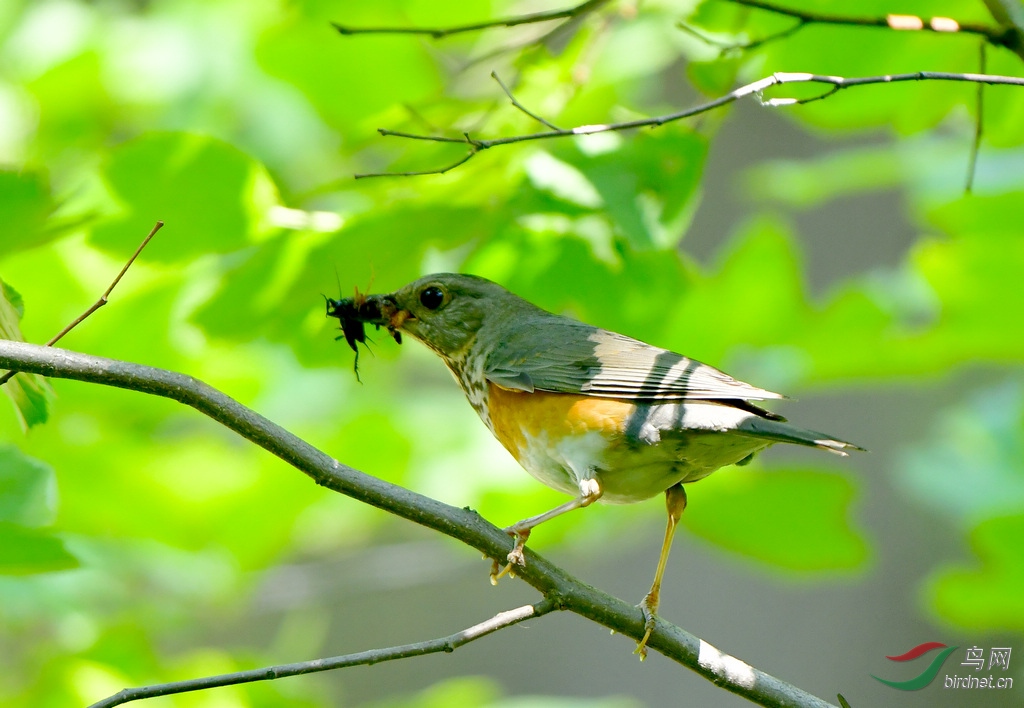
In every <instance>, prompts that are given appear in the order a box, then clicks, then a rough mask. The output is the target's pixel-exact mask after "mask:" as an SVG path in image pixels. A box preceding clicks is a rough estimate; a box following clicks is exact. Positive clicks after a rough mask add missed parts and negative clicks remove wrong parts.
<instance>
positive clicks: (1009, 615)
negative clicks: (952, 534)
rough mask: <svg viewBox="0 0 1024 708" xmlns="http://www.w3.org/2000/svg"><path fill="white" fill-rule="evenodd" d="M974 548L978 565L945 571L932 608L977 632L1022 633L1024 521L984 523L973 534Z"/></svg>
mask: <svg viewBox="0 0 1024 708" xmlns="http://www.w3.org/2000/svg"><path fill="white" fill-rule="evenodd" d="M971 546H972V547H973V549H974V552H975V554H976V556H977V561H976V562H975V563H973V564H971V566H967V567H946V568H943V569H941V570H939V571H937V572H936V573H935V574H934V575H933V576H932V578H931V579H930V581H929V585H928V590H927V594H928V597H929V601H930V604H931V606H932V608H933V609H934V610H935V611H936V612H937V613H938V614H939V616H940V617H942V618H943V619H945V620H947V621H949V622H952V623H954V624H958V625H961V626H963V627H969V628H971V629H974V630H986V631H1007V630H1012V631H1020V630H1021V629H1024V594H1021V592H1020V589H1021V587H1022V586H1024V515H1021V514H1018V515H1015V516H1001V517H996V518H993V519H988V520H986V521H983V522H981V523H980V524H978V525H977V527H975V528H974V529H973V530H972V532H971Z"/></svg>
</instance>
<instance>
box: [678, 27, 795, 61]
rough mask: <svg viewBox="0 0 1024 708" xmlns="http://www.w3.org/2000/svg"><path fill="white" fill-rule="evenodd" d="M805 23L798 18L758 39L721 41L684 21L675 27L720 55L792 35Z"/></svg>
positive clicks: (755, 46)
mask: <svg viewBox="0 0 1024 708" xmlns="http://www.w3.org/2000/svg"><path fill="white" fill-rule="evenodd" d="M806 24H807V23H806V22H804V21H803V20H800V21H798V22H797V23H796V24H795V25H793V26H792V27H787V28H786V29H784V30H780V31H778V32H776V33H774V34H769V35H766V36H764V37H761V38H760V39H753V40H751V41H749V42H723V41H721V40H719V39H715V38H714V37H711V36H710V35H707V34H704V33H703V32H701V31H700V30H698V29H697V28H696V27H692V26H691V25H688V24H686V23H685V22H677V23H676V27H678V28H679V29H681V30H683V31H684V32H686V33H687V34H690V35H692V36H694V37H696V38H697V39H699V40H700V41H702V42H704V43H705V44H710V45H711V46H712V47H717V48H718V50H719V53H720V55H722V56H724V55H726V54H729V53H731V52H740V51H747V50H751V49H757V48H758V47H761V46H763V45H765V44H768V43H770V42H775V41H778V40H780V39H785V38H786V37H789V36H791V35H794V34H796V33H797V32H799V31H800V30H802V29H803V28H804V26H805V25H806Z"/></svg>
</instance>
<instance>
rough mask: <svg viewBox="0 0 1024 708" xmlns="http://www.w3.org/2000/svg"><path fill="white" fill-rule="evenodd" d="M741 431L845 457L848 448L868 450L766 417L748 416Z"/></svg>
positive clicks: (740, 428)
mask: <svg viewBox="0 0 1024 708" xmlns="http://www.w3.org/2000/svg"><path fill="white" fill-rule="evenodd" d="M739 431H740V432H743V433H746V434H748V435H753V436H756V437H759V438H762V439H764V438H767V439H769V440H772V441H773V442H784V443H792V444H794V445H806V446H807V447H817V448H821V449H822V450H828V451H829V452H832V453H835V454H837V455H842V456H843V457H846V456H847V455H849V452H848V450H860V451H861V452H866V450H865V449H864V448H862V447H861V446H860V445H854V444H853V443H852V442H847V441H846V440H840V439H838V438H834V437H832V436H831V435H826V434H825V433H818V432H815V431H813V430H805V429H804V428H797V427H796V426H793V425H789V424H788V423H782V422H779V421H776V420H767V419H765V418H753V417H751V418H748V419H746V420H744V421H743V423H741V424H740V426H739Z"/></svg>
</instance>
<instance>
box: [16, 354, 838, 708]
mask: <svg viewBox="0 0 1024 708" xmlns="http://www.w3.org/2000/svg"><path fill="white" fill-rule="evenodd" d="M0 367H3V368H7V369H11V370H18V371H27V372H31V373H35V374H41V375H43V376H49V377H53V378H66V379H73V380H77V381H86V382H90V383H97V384H102V385H105V386H114V387H117V388H124V389H130V390H133V391H140V392H142V393H149V394H152V395H156V396H162V397H164V398H170V399H172V400H175V401H178V402H180V403H184V404H185V405H187V406H190V407H192V408H195V409H196V410H197V411H199V412H200V413H203V414H204V415H207V416H209V417H210V418H212V419H214V420H216V421H217V422H219V423H221V424H222V425H224V426H225V427H227V428H230V429H231V430H233V431H235V432H236V433H238V434H239V435H241V436H242V437H244V438H246V439H247V440H250V441H251V442H254V443H256V444H257V445H259V446H260V447H262V448H263V449H265V450H267V451H268V452H270V453H272V454H274V455H276V456H277V457H279V458H281V459H282V460H284V461H285V462H287V463H288V464H290V465H292V466H293V467H295V468H296V469H298V470H300V471H301V472H304V473H305V474H306V475H308V476H309V477H310V478H311V479H312V480H313V481H314V482H316V483H317V484H319V485H322V486H324V487H327V488H328V489H332V490H334V491H336V492H340V493H341V494H344V495H346V496H349V497H351V498H353V499H356V500H358V501H361V502H364V503H366V504H370V505H371V506H374V507H376V508H378V509H382V510H384V511H387V512H389V513H391V514H394V515H396V516H400V517H402V518H404V519H408V520H410V521H414V522H416V523H418V524H421V525H423V526H426V527H427V528H430V529H433V530H435V531H439V532H441V533H443V534H445V535H447V536H451V537H452V538H455V539H458V540H459V541H462V542H463V543H465V544H467V545H469V546H471V547H473V548H475V549H477V550H478V551H480V552H482V553H484V554H485V555H486V556H487V557H489V558H492V559H498V560H501V561H502V562H503V561H504V559H505V556H506V555H507V554H508V552H509V551H510V550H511V547H512V539H511V538H509V536H508V534H506V533H505V532H504V531H502V530H501V529H499V528H497V527H495V526H494V525H492V524H490V523H488V522H487V521H485V520H484V519H483V518H481V517H480V515H479V514H477V513H476V512H475V511H472V510H470V509H459V508H456V507H452V506H448V505H447V504H442V503H441V502H439V501H436V500H434V499H430V498H429V497H425V496H422V495H420V494H416V493H414V492H411V491H409V490H407V489H403V488H402V487H399V486H397V485H395V484H391V483H389V482H385V481H384V480H381V479H377V478H375V477H371V476H370V475H368V474H365V473H364V472H360V471H359V470H356V469H353V468H351V467H349V466H347V465H344V464H342V463H340V462H338V461H337V460H335V459H334V458H332V457H330V456H328V455H326V454H325V453H323V452H321V451H320V450H318V449H316V448H315V447H313V446H312V445H310V444H309V443H307V442H305V441H303V440H301V439H300V438H298V437H296V436H295V435H293V434H291V433H289V432H288V431H286V430H284V429H283V428H281V427H280V426H278V425H276V424H275V423H272V422H271V421H269V420H267V419H266V418H264V417H263V416H261V415H259V414H257V413H256V412H254V411H252V410H250V409H248V408H246V407H245V406H243V405H241V404H240V403H238V402H237V401H235V400H234V399H232V398H230V397H229V396H227V395H225V394H223V393H221V392H220V391H218V390H216V389H214V388H213V387H211V386H209V385H207V384H205V383H203V382H202V381H198V380H197V379H194V378H192V377H191V376H186V375H184V374H179V373H175V372H171V371H165V370H163V369H156V368H153V367H149V366H143V365H140V364H131V363H128V362H123V361H117V360H114V359H105V358H101V357H95V356H89V355H86V354H80V353H77V352H72V351H67V350H64V349H56V348H52V347H42V346H39V345H35V344H26V343H24V342H11V341H6V340H0ZM526 560H527V563H526V566H525V567H523V568H518V569H517V570H516V574H517V576H518V577H520V578H522V579H523V580H524V581H526V582H527V583H528V584H530V585H531V586H533V587H534V588H536V589H537V590H539V591H540V592H541V593H543V594H544V595H545V597H547V598H549V599H551V600H553V601H556V602H557V603H558V606H559V607H561V608H563V609H566V610H570V611H572V612H574V613H576V614H578V615H580V616H582V617H586V618H588V619H590V620H592V621H594V622H597V623H599V624H601V625H604V626H605V627H608V628H609V629H612V630H614V631H616V632H618V633H620V634H624V635H626V636H628V637H632V638H633V639H634V640H639V639H640V638H641V637H643V635H644V618H643V615H642V614H641V612H640V610H639V609H638V608H637V607H634V606H633V605H629V604H627V603H626V602H624V601H622V600H620V599H618V598H615V597H612V596H611V595H608V594H607V593H604V592H602V591H600V590H598V589H596V588H593V587H590V586H589V585H586V584H584V583H582V582H580V581H579V580H577V579H576V578H574V577H573V576H571V575H569V574H568V573H566V572H565V571H564V570H562V569H561V568H559V567H557V566H555V565H553V564H552V563H549V562H548V561H547V560H545V559H544V558H542V557H541V556H539V555H537V554H536V553H534V552H533V551H532V550H530V549H529V548H527V549H526ZM647 646H648V647H649V648H650V649H653V650H655V651H657V652H660V653H661V654H663V655H665V656H667V657H668V658H670V659H672V660H673V661H676V662H678V663H680V664H682V665H684V666H687V667H689V668H690V669H692V670H694V671H696V672H697V673H698V674H700V675H701V676H703V677H705V678H706V679H708V680H709V681H711V682H713V683H714V684H715V685H717V686H720V687H722V688H724V689H726V690H728V691H731V692H733V693H736V694H738V695H740V696H743V697H745V698H747V699H749V700H751V701H753V702H755V703H757V704H759V705H762V706H770V707H772V708H782V707H783V706H790V707H793V706H798V707H800V708H827V707H828V706H830V704H828V703H826V702H825V701H823V700H821V699H819V698H817V697H815V696H813V695H811V694H809V693H807V692H806V691H803V690H802V689H799V688H797V687H796V686H793V685H791V684H788V683H786V682H784V681H781V680H780V679H777V678H775V677H774V676H771V675H769V674H766V673H764V672H763V671H760V670H758V669H755V668H754V667H752V666H750V665H748V664H746V663H744V662H742V661H740V660H739V659H736V658H734V657H732V656H729V655H728V654H724V653H722V652H720V651H719V650H718V649H716V648H714V647H713V646H711V645H710V644H708V643H707V642H705V641H704V640H702V639H699V638H697V637H695V636H693V635H692V634H689V633H688V632H686V631H684V630H682V629H680V628H679V627H676V626H674V625H672V624H669V623H667V622H665V621H664V620H662V619H661V618H658V619H657V622H656V626H655V630H654V633H653V634H652V635H651V638H650V641H649V642H648V644H647ZM833 708H834V707H833Z"/></svg>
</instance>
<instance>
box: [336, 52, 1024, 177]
mask: <svg viewBox="0 0 1024 708" xmlns="http://www.w3.org/2000/svg"><path fill="white" fill-rule="evenodd" d="M906 81H961V82H968V83H977V84H989V85H1007V86H1024V78H1021V77H1018V76H998V75H994V74H967V73H951V72H945V71H916V72H912V73H908V74H886V75H880V76H855V77H850V78H844V77H842V76H826V75H821V74H808V73H804V72H777V73H775V74H772V75H771V76H767V77H765V78H763V79H759V80H757V81H754V82H753V83H750V84H747V85H745V86H740V87H739V88H737V89H734V90H733V91H730V92H729V93H727V94H725V95H723V96H720V97H718V98H716V99H714V100H711V101H708V102H707V103H701V104H699V105H697V106H694V107H692V108H687V109H685V110H682V111H677V112H675V113H667V114H665V115H660V116H654V117H651V118H640V119H637V120H630V121H623V122H621V123H603V124H598V125H580V126H576V127H575V128H556V129H553V130H547V131H542V132H538V133H527V134H523V135H511V136H508V137H504V138H491V139H480V138H472V137H470V135H469V134H468V133H466V134H464V135H463V136H462V137H461V138H453V137H449V136H443V135H419V134H416V133H404V132H399V131H394V130H388V129H386V128H378V130H377V132H379V133H380V134H381V135H383V136H385V137H387V136H393V137H398V138H405V139H407V140H426V141H428V142H435V143H462V144H465V145H468V146H469V151H468V152H467V153H466V155H465V156H464V157H462V158H461V159H459V160H458V161H456V162H455V163H453V164H451V165H448V166H446V167H443V168H440V169H436V170H424V171H419V172H375V173H370V174H358V175H356V178H357V179H360V178H365V177H398V176H410V175H425V174H439V173H443V172H447V171H448V170H451V169H453V168H454V167H458V166H459V165H462V164H465V163H466V162H469V160H471V159H472V158H473V157H475V156H476V155H477V154H478V153H480V152H482V151H483V150H487V149H489V148H492V147H497V146H499V145H511V144H512V143H523V142H531V141H534V140H549V139H552V138H564V137H569V136H573V135H591V134H593V133H609V132H617V131H623V130H633V129H635V128H650V127H657V126H661V125H665V124H666V123H672V122H674V121H677V120H681V119H683V118H689V117H691V116H695V115H699V114H701V113H707V112H708V111H711V110H714V109H716V108H720V107H722V106H725V105H728V104H730V103H733V102H734V101H737V100H739V99H740V98H744V97H746V96H750V95H755V96H759V97H760V96H761V95H762V94H763V93H764V91H765V90H767V89H769V88H771V87H772V86H781V85H783V84H801V83H812V84H824V85H826V86H829V87H830V88H829V89H828V90H827V91H825V92H824V93H822V94H820V95H818V96H813V97H811V98H800V99H798V98H770V99H762V100H761V104H762V105H764V106H769V107H773V108H776V107H780V106H790V105H797V104H802V103H811V102H813V101H820V100H821V99H823V98H828V97H829V96H831V95H833V94H835V93H837V92H839V91H841V90H842V89H846V88H853V87H859V86H869V85H872V84H894V83H902V82H906ZM520 109H521V107H520ZM521 110H522V109H521ZM528 115H530V116H531V117H535V116H533V114H529V113H528Z"/></svg>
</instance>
